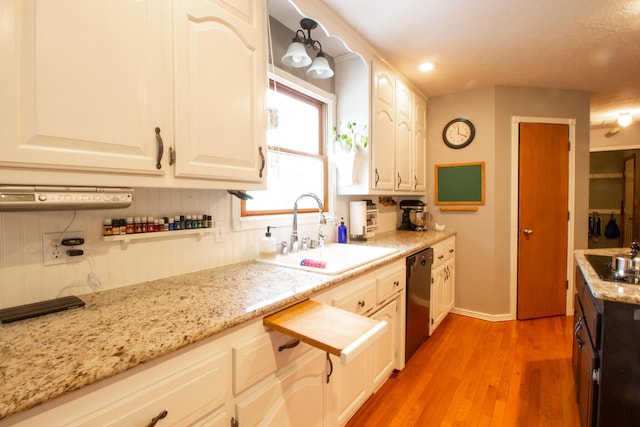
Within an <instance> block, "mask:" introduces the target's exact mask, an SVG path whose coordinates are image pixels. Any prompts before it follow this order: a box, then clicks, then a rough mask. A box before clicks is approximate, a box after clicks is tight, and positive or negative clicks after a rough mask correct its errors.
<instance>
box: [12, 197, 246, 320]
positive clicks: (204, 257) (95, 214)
mask: <svg viewBox="0 0 640 427" xmlns="http://www.w3.org/2000/svg"><path fill="white" fill-rule="evenodd" d="M230 204H231V197H230V196H229V194H228V193H227V192H226V191H219V190H183V189H136V192H135V196H134V203H133V204H132V205H131V206H130V207H129V208H127V209H114V210H87V211H77V212H76V213H75V218H74V213H73V212H72V211H57V212H3V213H0V231H1V235H0V308H4V307H11V306H15V305H20V304H27V303H30V302H35V301H41V300H45V299H49V298H55V297H58V296H64V295H71V294H76V295H82V294H86V293H89V292H92V289H91V287H90V286H89V284H88V279H89V275H90V274H93V275H95V277H96V278H97V280H98V281H99V282H100V284H101V285H102V287H101V289H110V288H115V287H120V286H126V285H130V284H134V283H141V282H145V281H149V280H154V279H158V278H162V277H168V276H173V275H178V274H184V273H189V272H192V271H198V270H203V269H206V268H211V267H216V266H220V265H225V264H230V263H233V262H239V261H244V260H248V259H252V258H254V257H255V256H256V252H254V251H253V249H247V248H252V244H251V243H252V242H249V241H247V242H245V240H249V239H253V236H252V235H251V233H246V232H240V233H231V232H230V228H229V224H230V223H231V205H230ZM179 214H210V215H212V216H213V218H214V221H218V222H219V223H221V224H224V225H226V232H227V242H226V243H215V239H214V234H213V232H211V233H208V234H205V235H203V236H198V235H189V236H175V235H174V236H172V235H170V234H166V235H162V236H158V238H154V239H144V240H134V241H131V242H130V243H129V244H128V245H127V246H126V249H123V248H122V247H121V244H120V242H104V241H102V221H103V219H104V218H105V217H108V218H126V217H128V216H129V217H135V216H169V215H179ZM72 219H73V222H71V221H72ZM70 223H71V224H70ZM69 224H70V225H69ZM67 226H69V231H82V232H83V233H84V238H85V245H84V249H85V252H86V254H85V256H83V257H82V259H81V260H78V261H76V262H71V263H68V264H58V265H50V266H44V265H43V264H42V259H43V258H42V257H43V255H42V237H43V233H54V232H62V231H63V230H64V229H65V228H66V227H67ZM65 235H66V236H68V234H65ZM236 245H238V246H239V247H240V248H241V249H240V250H236V249H235V248H234V246H236Z"/></svg>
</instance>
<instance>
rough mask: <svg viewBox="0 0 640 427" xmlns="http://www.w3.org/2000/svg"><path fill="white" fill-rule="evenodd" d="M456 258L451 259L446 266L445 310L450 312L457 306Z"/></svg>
mask: <svg viewBox="0 0 640 427" xmlns="http://www.w3.org/2000/svg"><path fill="white" fill-rule="evenodd" d="M455 273H456V263H455V260H449V261H447V263H446V264H445V266H444V275H445V276H444V312H445V314H447V313H450V312H451V310H453V307H454V306H455V302H456V301H455V300H456V287H455Z"/></svg>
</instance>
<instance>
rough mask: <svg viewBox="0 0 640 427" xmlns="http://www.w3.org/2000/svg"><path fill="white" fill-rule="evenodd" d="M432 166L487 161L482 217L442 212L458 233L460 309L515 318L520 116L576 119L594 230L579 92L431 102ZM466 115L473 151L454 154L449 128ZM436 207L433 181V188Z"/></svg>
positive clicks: (579, 165)
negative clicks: (514, 207)
mask: <svg viewBox="0 0 640 427" xmlns="http://www.w3.org/2000/svg"><path fill="white" fill-rule="evenodd" d="M427 108H428V110H427V120H428V123H427V129H428V130H427V140H428V145H427V147H428V148H427V165H428V168H429V169H428V170H429V171H430V172H429V173H430V174H431V175H429V176H431V177H432V176H433V175H432V174H433V170H434V165H436V164H446V163H462V162H476V161H484V162H485V173H486V177H485V192H486V197H485V199H486V203H485V205H484V206H480V207H479V209H478V211H477V212H440V211H439V210H438V209H437V208H435V209H433V213H434V218H435V221H437V222H438V223H442V224H446V225H447V226H448V227H451V228H454V229H456V230H457V232H458V236H457V245H456V246H457V247H456V249H457V252H456V309H459V310H462V311H466V312H468V313H469V314H471V315H473V314H477V315H478V316H479V317H487V318H495V319H500V318H509V317H513V316H514V315H515V313H511V309H510V297H511V290H510V289H511V283H510V279H509V278H510V275H511V271H510V267H509V257H510V252H511V246H510V236H511V233H512V232H513V231H514V230H516V229H517V224H511V223H510V209H511V197H510V194H511V187H512V186H513V185H517V182H512V181H511V163H510V162H511V118H512V117H513V116H534V117H556V118H575V119H576V123H577V124H576V139H577V147H575V149H576V171H575V178H576V204H575V207H574V209H572V211H573V212H574V213H575V214H576V221H575V228H576V230H586V227H587V212H588V173H589V172H588V169H589V157H588V154H589V153H588V149H589V148H588V147H589V95H588V93H585V92H579V91H563V90H551V89H531V88H513V87H491V88H483V89H477V90H472V91H468V92H464V93H459V94H452V95H445V96H439V97H433V98H430V99H429V102H428V104H427ZM456 117H466V118H468V119H470V120H471V121H472V122H473V123H474V124H475V126H476V138H475V140H474V141H473V142H472V143H471V145H469V146H468V147H466V148H464V149H461V150H452V149H450V148H448V147H446V146H445V145H444V143H443V142H442V136H441V135H442V128H443V126H444V125H445V124H446V123H447V122H448V121H449V120H451V119H453V118H456ZM428 197H429V202H430V203H432V202H433V197H434V193H433V180H431V183H430V185H429V192H428ZM586 237H587V235H586V233H579V232H576V233H575V241H574V245H575V248H576V249H578V248H586V247H587V241H586Z"/></svg>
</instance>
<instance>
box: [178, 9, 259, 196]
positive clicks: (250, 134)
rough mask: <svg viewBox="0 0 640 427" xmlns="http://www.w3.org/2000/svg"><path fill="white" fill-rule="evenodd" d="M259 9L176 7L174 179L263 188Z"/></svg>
mask: <svg viewBox="0 0 640 427" xmlns="http://www.w3.org/2000/svg"><path fill="white" fill-rule="evenodd" d="M265 9H266V8H265V2H264V1H251V0H218V1H206V0H181V1H177V2H175V21H174V22H175V27H174V33H175V48H174V55H175V57H174V60H175V70H176V71H175V72H176V75H175V93H176V98H175V123H176V132H175V133H176V137H175V139H176V143H175V145H176V169H175V174H176V176H180V177H202V178H213V179H218V180H230V181H243V182H250V183H261V182H263V183H265V185H266V179H265V178H266V174H265V169H264V167H265V156H266V150H265V143H266V116H265V111H266V109H265V97H266V89H267V86H266V85H267V72H266V64H267V60H266V57H265V51H266V49H265V47H264V45H265V43H264V40H265V39H266V35H265V23H266V19H267V17H266V10H265ZM252 188H256V187H255V186H254V187H252Z"/></svg>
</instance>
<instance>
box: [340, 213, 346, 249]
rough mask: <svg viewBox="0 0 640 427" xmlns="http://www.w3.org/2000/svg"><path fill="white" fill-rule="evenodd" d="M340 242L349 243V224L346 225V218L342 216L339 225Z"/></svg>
mask: <svg viewBox="0 0 640 427" xmlns="http://www.w3.org/2000/svg"><path fill="white" fill-rule="evenodd" d="M338 243H347V226H346V225H344V218H340V226H339V227H338Z"/></svg>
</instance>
